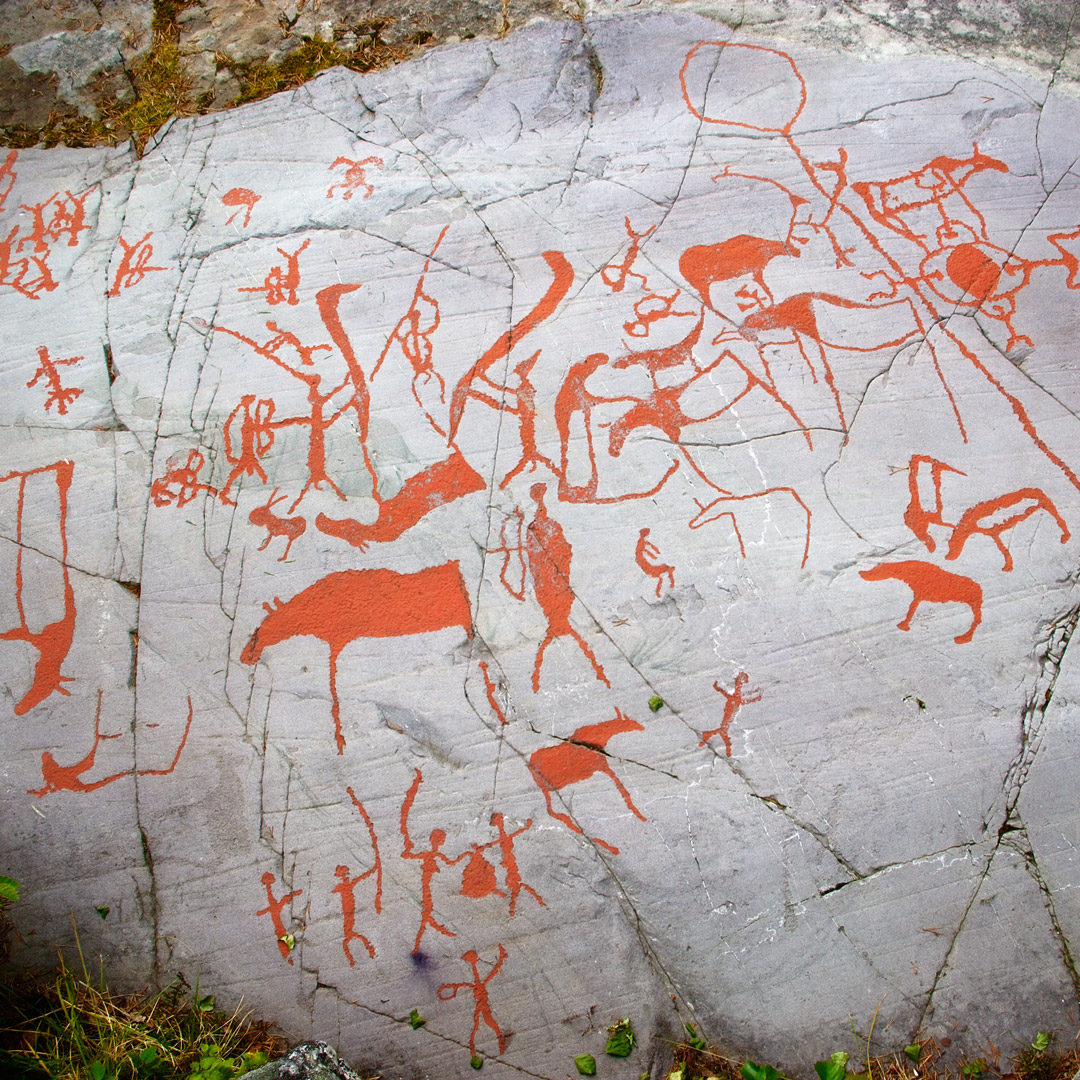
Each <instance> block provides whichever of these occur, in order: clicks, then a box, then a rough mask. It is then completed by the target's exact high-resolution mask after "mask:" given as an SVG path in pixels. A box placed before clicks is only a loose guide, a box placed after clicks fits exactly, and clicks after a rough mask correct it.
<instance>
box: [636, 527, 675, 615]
mask: <svg viewBox="0 0 1080 1080" xmlns="http://www.w3.org/2000/svg"><path fill="white" fill-rule="evenodd" d="M634 558H635V559H636V560H637V564H638V566H640V567H641V569H642V570H643V571H644V572H645V573H646V574H648V575H649V577H652V578H656V598H657V599H658V600H659V599H660V592H661V590H662V589H663V587H664V578H665V577H666V578H667V579H668V586H669V587H670V588H672V589H674V588H675V567H674V566H669V565H668V564H667V563H662V562H653V560H654V559H659V558H660V549H659V548H658V547H657V546H656V545H655V544H654V543H653V542H652V541H651V540H650V539H649V530H648V529H642V530H641V532H640V533H639V534H638V542H637V549H636V550H635V552H634Z"/></svg>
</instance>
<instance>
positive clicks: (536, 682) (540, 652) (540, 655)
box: [532, 630, 607, 694]
mask: <svg viewBox="0 0 1080 1080" xmlns="http://www.w3.org/2000/svg"><path fill="white" fill-rule="evenodd" d="M554 638H555V635H554V634H553V633H552V632H551V630H548V632H547V636H546V637H545V638H544V640H543V641H541V642H540V648H539V649H537V650H536V663H535V664H534V665H533V677H532V688H533V693H534V694H538V693H540V665H541V664H542V663H543V662H544V650H545V649H546V648H547V647H548V646H549V645H550V644H551V642H552V641H553V640H554ZM606 681H607V680H605V682H606Z"/></svg>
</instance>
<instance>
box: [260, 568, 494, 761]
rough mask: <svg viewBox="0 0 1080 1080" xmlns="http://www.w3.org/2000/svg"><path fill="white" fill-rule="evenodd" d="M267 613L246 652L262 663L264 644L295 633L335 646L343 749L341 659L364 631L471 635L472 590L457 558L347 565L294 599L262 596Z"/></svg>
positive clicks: (333, 677) (333, 676) (337, 734)
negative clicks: (411, 566) (403, 566)
mask: <svg viewBox="0 0 1080 1080" xmlns="http://www.w3.org/2000/svg"><path fill="white" fill-rule="evenodd" d="M263 607H264V608H265V609H266V618H265V619H263V621H262V622H261V623H259V625H258V626H257V627H256V628H255V632H254V633H253V634H252V635H251V640H250V641H248V643H247V645H245V646H244V651H243V652H242V653H241V654H240V659H241V661H242V662H243V663H245V664H257V663H258V662H259V658H260V657H261V656H262V654H263V650H264V649H266V648H268V647H269V646H271V645H276V644H278V642H280V641H287V640H288V639H289V638H294V637H304V636H309V637H317V638H319V639H320V640H321V641H325V642H326V644H327V645H328V646H329V647H330V698H331V700H332V702H333V717H334V739H335V741H336V742H337V751H338V753H339V754H342V753H344V751H345V738H344V736H343V735H342V734H341V707H340V702H339V701H338V694H337V660H338V657H339V656H340V655H341V651H342V649H344V648H345V646H346V645H349V644H350V643H351V642H353V641H356V640H357V639H358V638H364V637H404V636H407V635H410V634H427V633H431V632H432V631H434V630H445V629H447V628H448V627H451V626H460V627H461V628H462V630H464V631H465V633H466V634H468V635H469V637H470V638H471V637H472V636H473V626H472V612H471V610H470V608H469V594H468V593H467V592H466V591H465V582H464V580H463V579H462V576H461V569H460V567H459V566H458V564H457V562H446V563H443V564H442V565H441V566H429V567H426V568H425V569H423V570H417V571H416V572H415V573H411V574H399V573H397V572H396V571H394V570H342V571H339V572H338V573H334V574H327V575H326V577H324V578H321V579H320V580H319V581H316V582H315V584H314V585H309V586H308V587H307V588H306V589H303V590H301V591H300V592H298V593H297V594H296V595H295V596H293V597H292V598H291V599H289V600H286V601H282V600H280V599H278V598H277V597H275V598H274V602H273V603H272V604H263Z"/></svg>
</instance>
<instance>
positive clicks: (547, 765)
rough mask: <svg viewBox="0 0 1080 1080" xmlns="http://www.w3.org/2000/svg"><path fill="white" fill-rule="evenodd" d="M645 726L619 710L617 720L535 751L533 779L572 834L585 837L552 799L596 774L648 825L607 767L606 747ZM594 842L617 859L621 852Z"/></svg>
mask: <svg viewBox="0 0 1080 1080" xmlns="http://www.w3.org/2000/svg"><path fill="white" fill-rule="evenodd" d="M644 730H645V727H644V725H643V724H639V723H638V722H637V721H636V720H631V719H630V718H629V717H628V716H624V715H623V713H622V712H621V711H620V710H619V709H616V710H615V717H614V719H612V720H606V721H604V722H603V723H600V724H586V725H585V726H584V727H579V728H578V729H577V730H576V731H575V732H573V734H571V735H570V737H569V738H568V739H567V740H566V741H565V742H563V743H560V744H559V745H558V746H544V747H541V749H539V750H537V751H535V752H534V753H533V755H532V756H531V757H530V758H529V771H530V772H531V773H532V777H533V779H534V780H535V781H536V783H537V786H538V787H539V788H540V791H541V792H542V793H543V796H544V801H545V802H546V803H547V811H548V813H549V814H550V815H551V816H552V817H553V818H555V819H556V820H557V821H561V822H563V824H564V825H567V826H568V827H569V828H570V829H571V831H573V832H576V833H578V835H580V836H584V835H585V833H584V832H583V831H582V829H581V828H580V826H579V825H578V824H577V823H576V822H575V821H574V820H573V818H571V817H570V815H569V814H563V813H560V812H559V811H558V810H556V809H555V807H554V806H553V805H552V802H551V796H552V794H553V793H554V792H556V791H561V790H562V789H563V788H565V787H569V786H570V785H571V784H576V783H578V782H580V781H581V780H587V779H588V778H589V777H590V776H592V775H593V774H594V773H603V774H604V775H605V776H607V777H609V778H610V779H611V781H612V782H613V783H614V785H615V787H616V788H617V789H618V792H619V794H620V795H621V796H622V797H623V802H625V803H626V806H627V808H628V809H629V810H630V812H631V813H632V814H633V815H634V816H635V817H636V818H638V819H639V820H641V821H645V820H646V818H645V815H644V814H643V813H642V812H641V811H640V810H638V808H637V807H636V806H635V805H634V803H633V801H632V800H631V798H630V792H629V791H627V790H626V788H625V787H624V786H623V783H622V781H621V780H620V779H619V778H618V777H617V776H616V775H615V771H614V770H613V769H612V767H611V766H610V765H609V764H608V759H607V752H606V750H605V747H606V746H607V744H608V742H609V741H610V740H611V739H612V738H614V736H616V735H619V734H621V733H622V732H625V731H644ZM592 842H593V843H594V844H597V845H598V846H600V847H602V848H603V849H604V850H605V851H610V852H611V854H612V855H618V854H619V849H618V848H617V847H614V846H613V845H611V844H609V843H607V842H606V841H605V840H601V839H600V838H599V837H597V836H594V837H592Z"/></svg>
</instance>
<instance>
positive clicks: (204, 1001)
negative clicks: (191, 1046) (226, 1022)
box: [195, 994, 221, 1054]
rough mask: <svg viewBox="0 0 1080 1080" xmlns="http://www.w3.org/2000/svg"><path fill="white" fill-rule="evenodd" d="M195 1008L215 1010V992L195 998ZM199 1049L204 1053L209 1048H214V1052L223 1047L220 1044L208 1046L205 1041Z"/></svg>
mask: <svg viewBox="0 0 1080 1080" xmlns="http://www.w3.org/2000/svg"><path fill="white" fill-rule="evenodd" d="M195 1008H196V1009H198V1010H199V1012H213V1011H214V995H213V994H207V995H206V996H205V997H197V998H196V999H195ZM199 1049H200V1050H202V1052H203V1053H204V1054H205V1053H206V1052H207V1051H208V1050H213V1051H214V1053H217V1052H218V1051H219V1050H220V1049H221V1047H219V1046H211V1047H208V1046H207V1045H206V1044H205V1043H204V1044H203V1045H202V1046H200V1047H199Z"/></svg>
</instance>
